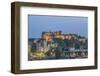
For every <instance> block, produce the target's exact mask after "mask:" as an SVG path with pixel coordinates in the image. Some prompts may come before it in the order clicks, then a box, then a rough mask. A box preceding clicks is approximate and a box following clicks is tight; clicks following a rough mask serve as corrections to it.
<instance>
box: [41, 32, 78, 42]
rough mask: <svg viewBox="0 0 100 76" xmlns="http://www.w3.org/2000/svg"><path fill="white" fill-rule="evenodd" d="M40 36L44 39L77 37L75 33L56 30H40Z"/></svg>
mask: <svg viewBox="0 0 100 76" xmlns="http://www.w3.org/2000/svg"><path fill="white" fill-rule="evenodd" d="M42 38H43V39H45V40H46V41H52V39H53V38H60V39H63V40H64V39H68V40H71V39H77V35H76V34H64V33H63V32H62V31H56V32H42Z"/></svg>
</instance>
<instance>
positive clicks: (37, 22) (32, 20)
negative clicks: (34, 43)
mask: <svg viewBox="0 0 100 76" xmlns="http://www.w3.org/2000/svg"><path fill="white" fill-rule="evenodd" d="M59 30H60V31H62V32H63V33H65V34H69V33H73V34H78V35H81V36H85V37H87V35H88V33H87V32H88V18H87V17H75V16H42V15H41V16H39V15H29V16H28V38H40V37H41V33H42V32H49V31H51V32H54V31H59Z"/></svg>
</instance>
